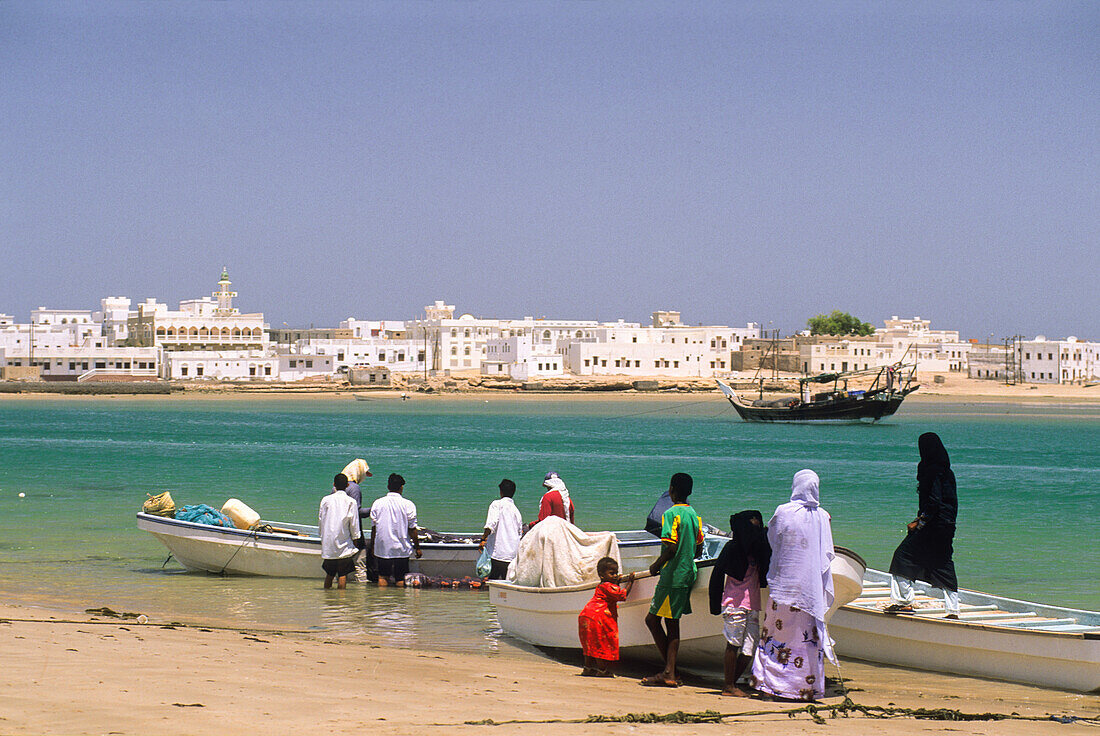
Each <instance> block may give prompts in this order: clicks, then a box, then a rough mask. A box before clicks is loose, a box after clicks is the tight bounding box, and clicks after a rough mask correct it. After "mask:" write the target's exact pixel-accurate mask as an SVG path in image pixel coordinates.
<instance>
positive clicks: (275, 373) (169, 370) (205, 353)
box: [160, 350, 281, 381]
mask: <svg viewBox="0 0 1100 736" xmlns="http://www.w3.org/2000/svg"><path fill="white" fill-rule="evenodd" d="M163 355H164V359H163V363H162V364H161V374H160V375H161V378H164V379H165V380H174V381H178V380H191V379H196V378H205V379H212V380H221V381H278V380H281V379H280V375H279V359H278V358H277V357H276V356H274V355H269V354H268V353H266V352H265V351H263V350H166V351H164V354H163Z"/></svg>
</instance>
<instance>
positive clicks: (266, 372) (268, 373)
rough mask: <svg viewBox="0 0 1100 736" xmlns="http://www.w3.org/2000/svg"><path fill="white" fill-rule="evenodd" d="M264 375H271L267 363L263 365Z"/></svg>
mask: <svg viewBox="0 0 1100 736" xmlns="http://www.w3.org/2000/svg"><path fill="white" fill-rule="evenodd" d="M264 375H265V376H270V375H271V366H269V365H265V366H264Z"/></svg>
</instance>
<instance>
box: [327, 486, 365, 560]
mask: <svg viewBox="0 0 1100 736" xmlns="http://www.w3.org/2000/svg"><path fill="white" fill-rule="evenodd" d="M317 520H318V521H319V522H320V524H321V557H322V558H323V559H326V560H338V559H340V558H341V557H351V556H352V555H354V554H355V553H356V552H358V551H359V550H357V549H356V548H355V545H354V544H352V540H353V539H358V538H359V537H360V536H362V534H361V532H360V531H359V504H357V503H355V499H354V498H352V497H351V496H349V495H348V494H346V493H344V492H343V491H333V492H332V493H330V494H328V495H327V496H325V497H324V498H322V499H321V508H320V509H319V510H318V511H317Z"/></svg>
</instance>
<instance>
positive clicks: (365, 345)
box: [290, 337, 427, 373]
mask: <svg viewBox="0 0 1100 736" xmlns="http://www.w3.org/2000/svg"><path fill="white" fill-rule="evenodd" d="M426 349H427V346H426V345H425V344H424V342H423V341H421V340H410V339H386V338H382V337H372V338H366V339H361V340H360V339H350V340H328V339H322V340H300V341H298V342H297V343H295V344H294V345H293V346H292V348H291V350H290V352H292V353H295V354H298V355H327V356H330V357H332V358H333V366H334V367H333V370H339V369H340V368H341V367H346V368H350V367H352V366H356V365H369V366H380V367H381V366H384V367H386V368H388V369H389V370H391V371H393V372H395V373H419V372H422V371H423V370H424V356H425V354H426Z"/></svg>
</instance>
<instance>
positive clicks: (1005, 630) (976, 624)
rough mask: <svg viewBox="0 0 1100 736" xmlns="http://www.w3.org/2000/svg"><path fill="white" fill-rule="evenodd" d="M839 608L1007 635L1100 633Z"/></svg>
mask: <svg viewBox="0 0 1100 736" xmlns="http://www.w3.org/2000/svg"><path fill="white" fill-rule="evenodd" d="M840 610H842V611H846V612H852V613H859V614H861V615H869V616H890V618H891V620H897V621H912V622H918V623H929V624H936V625H941V626H965V627H967V629H980V630H982V631H989V632H993V633H999V634H1007V635H1012V634H1023V635H1027V636H1031V635H1035V634H1038V635H1040V636H1053V637H1056V638H1060V639H1081V640H1083V641H1084V640H1097V639H1100V633H1088V632H1084V631H1046V630H1043V629H1029V628H1027V627H1025V626H997V625H995V624H988V623H985V622H981V621H967V620H966V619H948V618H932V617H927V616H914V615H910V614H900V615H892V614H886V613H883V612H882V611H881V610H876V609H874V608H864V607H863V606H853V605H851V604H848V605H846V606H841V607H840ZM842 628H848V627H842Z"/></svg>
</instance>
